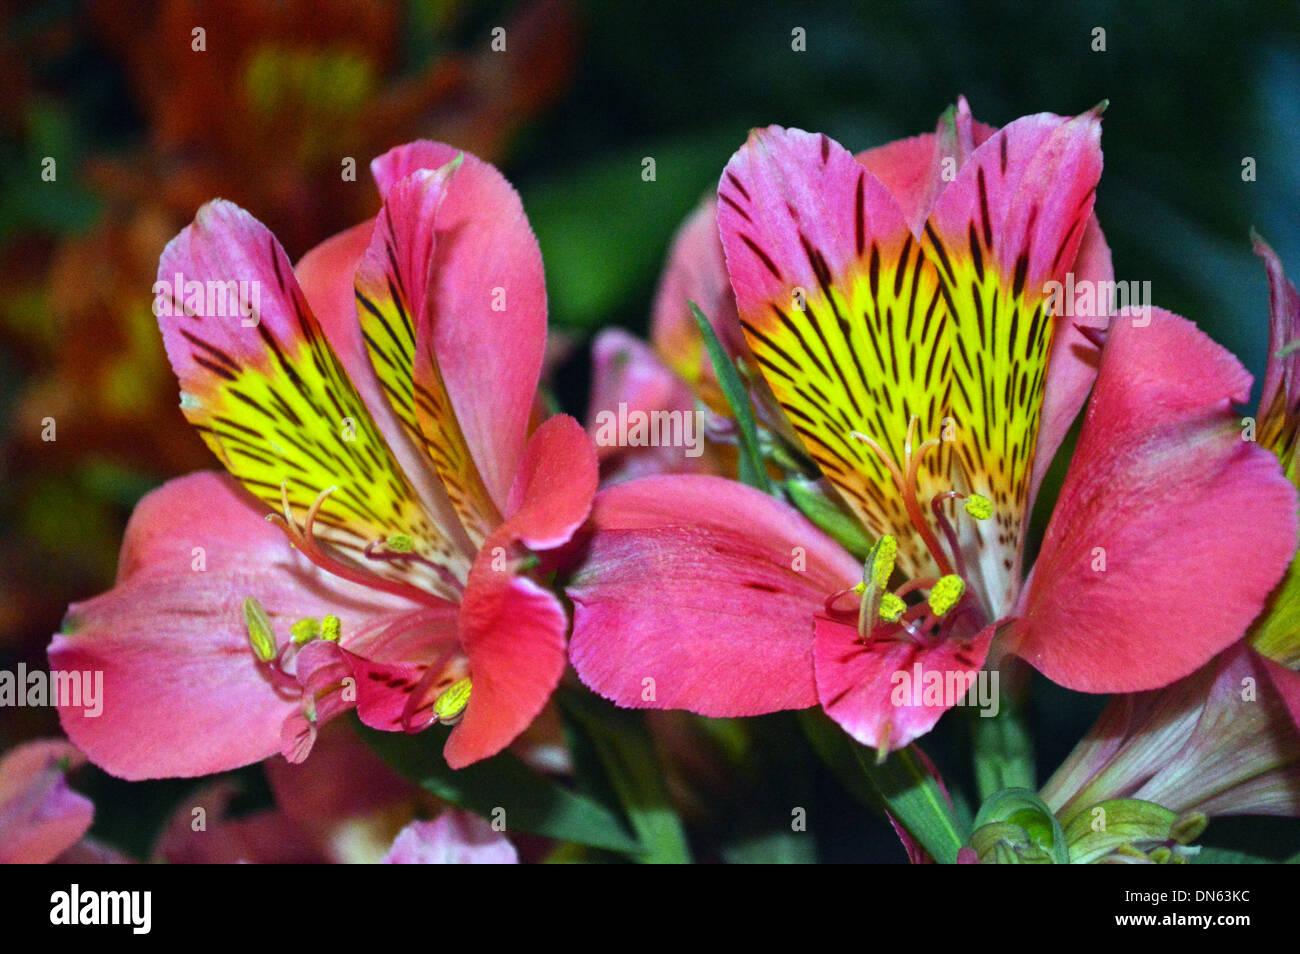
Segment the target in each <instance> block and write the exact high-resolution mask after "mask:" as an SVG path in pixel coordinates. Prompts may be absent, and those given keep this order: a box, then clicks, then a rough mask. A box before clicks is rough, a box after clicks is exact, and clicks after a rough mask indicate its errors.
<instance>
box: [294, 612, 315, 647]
mask: <svg viewBox="0 0 1300 954" xmlns="http://www.w3.org/2000/svg"><path fill="white" fill-rule="evenodd" d="M319 635H320V620H318V619H317V618H316V617H315V616H307V617H304V618H303V619H300V620H298V622H296V623H294V624H293V625H292V626H290V627H289V636H290V638H292V639H293V641H294V642H295V643H296V644H297V645H299V646H301V645H302V644H303V643H310V642H311V641H312V640H313V639H315V638H316V637H318V636H319Z"/></svg>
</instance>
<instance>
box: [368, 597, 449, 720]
mask: <svg viewBox="0 0 1300 954" xmlns="http://www.w3.org/2000/svg"><path fill="white" fill-rule="evenodd" d="M387 633H394V634H396V635H392V636H389V635H387V634H386V633H383V632H381V633H379V634H377V635H376V636H374V637H372V638H368V639H364V640H359V641H357V642H356V643H354V644H352V645H350V646H349V647H348V650H349V652H348V663H349V665H350V666H351V668H352V675H353V677H354V678H355V679H356V691H357V716H358V717H359V718H360V719H361V721H362V722H363V723H365V724H366V725H368V726H370V727H371V728H372V729H382V730H384V731H387V732H398V731H402V730H403V729H404V728H406V727H407V726H406V725H403V720H404V719H405V721H406V723H407V725H409V726H413V727H421V726H424V725H425V724H427V723H428V721H429V719H430V718H431V710H432V707H433V703H434V702H435V701H436V699H437V693H438V690H439V687H440V683H438V682H437V680H434V681H432V682H430V683H429V684H425V683H424V682H423V680H424V677H425V674H426V673H427V672H428V669H429V667H430V666H435V665H436V666H438V667H439V674H441V672H442V671H443V669H444V668H445V667H446V666H447V664H448V662H449V661H450V660H452V659H453V658H454V657H456V656H457V655H459V654H460V653H461V646H460V607H459V606H457V605H453V604H449V605H448V606H446V607H440V608H438V609H436V610H421V611H418V612H415V613H409V614H406V615H405V616H403V617H399V618H396V619H394V621H393V623H392V625H391V627H390V628H389V630H388V631H387ZM415 692H419V693H421V698H420V699H418V700H417V701H416V702H411V701H410V700H411V694H412V693H415Z"/></svg>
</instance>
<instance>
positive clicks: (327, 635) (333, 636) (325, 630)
mask: <svg viewBox="0 0 1300 954" xmlns="http://www.w3.org/2000/svg"><path fill="white" fill-rule="evenodd" d="M342 635H343V621H342V620H340V619H339V618H338V617H337V616H335V615H334V614H333V613H331V614H330V615H328V616H326V617H325V618H324V619H323V620H321V621H320V638H321V639H325V640H329V641H330V642H331V643H337V642H338V641H339V637H340V636H342Z"/></svg>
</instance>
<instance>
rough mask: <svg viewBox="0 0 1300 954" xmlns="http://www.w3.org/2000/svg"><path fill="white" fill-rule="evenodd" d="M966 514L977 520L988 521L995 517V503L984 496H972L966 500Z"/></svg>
mask: <svg viewBox="0 0 1300 954" xmlns="http://www.w3.org/2000/svg"><path fill="white" fill-rule="evenodd" d="M965 507H966V512H967V513H968V514H970V515H971V516H972V517H974V518H975V519H976V520H987V519H988V518H989V517H991V516H993V501H992V500H989V498H988V497H985V496H984V495H983V494H971V495H970V496H968V497H967V498H966V504H965Z"/></svg>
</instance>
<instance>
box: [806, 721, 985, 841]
mask: <svg viewBox="0 0 1300 954" xmlns="http://www.w3.org/2000/svg"><path fill="white" fill-rule="evenodd" d="M800 718H801V721H802V722H803V726H804V731H805V732H807V733H808V734H809V738H810V739H811V740H812V743H813V748H814V749H816V750H817V751H818V754H821V755H823V757H826V756H827V754H829V755H830V757H831V758H832V759H833V761H828V763H827V764H828V765H829V766H830V768H831V770H832V771H834V772H835V773H836V775H838V776H840V777H841V778H844V777H845V775H846V774H847V773H848V771H849V769H848V766H847V765H846V764H844V758H845V755H846V754H847V755H848V757H851V758H852V759H853V761H855V762H856V763H857V766H858V771H859V772H860V774H861V775H863V776H865V777H866V782H867V783H868V785H869V786H870V789H869V790H868V789H864V788H862V787H861V785H860V784H859V783H858V782H856V781H855V782H853V783H851V784H850V791H853V792H854V793H855V794H857V795H858V796H859V798H861V799H862V800H863V801H867V802H868V803H870V802H875V803H876V804H877V805H880V806H882V807H883V808H884V810H885V811H887V812H889V814H890V815H892V816H893V817H894V818H895V819H896V820H897V821H898V823H899V824H901V825H902V826H903V827H904V828H906V829H907V831H908V832H909V833H910V834H911V835H912V837H913V838H915V839H916V840H917V841H918V842H920V844H921V847H922V848H924V849H925V850H926V851H927V852H928V853H929V854H930V856H931V857H932V858H934V860H935V861H937V862H939V863H940V864H954V863H955V862H956V861H957V852H958V851H960V850H961V847H962V845H963V844H965V842H966V838H965V837H964V836H963V832H962V827H963V826H962V825H961V824H960V823H959V822H958V820H957V816H956V813H955V812H954V811H953V808H952V806H951V805H950V804H949V803H948V800H947V799H946V798H945V797H944V794H943V791H942V789H940V788H939V783H938V782H937V781H936V780H935V778H934V776H933V775H931V774H930V773H929V772H928V771H926V768H925V766H924V765H923V764H922V762H921V759H920V758H919V756H918V755H917V753H916V751H915V750H914V749H913V748H912V747H911V746H908V747H907V748H905V749H900V750H899V751H897V752H893V753H891V754H890V755H889V757H888V758H886V759H885V761H883V762H879V761H877V759H876V753H875V752H874V751H873V750H871V749H869V748H867V747H866V746H864V745H860V744H858V743H857V742H856V741H854V740H853V739H852V738H850V737H849V736H848V735H847V734H846V733H845V732H844V730H843V729H841V728H840V727H839V726H838V725H836V724H835V723H834V722H832V721H831V719H830V717H829V716H827V715H826V714H825V713H823V712H821V711H820V710H813V709H810V710H806V711H805V712H802V713H800ZM837 734H838V736H839V737H841V738H837ZM868 792H869V793H870V794H868Z"/></svg>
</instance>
